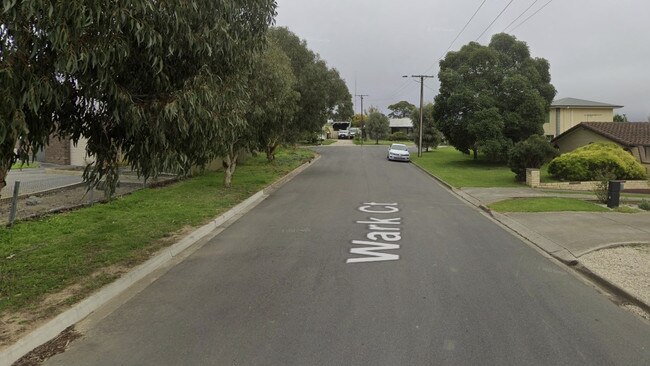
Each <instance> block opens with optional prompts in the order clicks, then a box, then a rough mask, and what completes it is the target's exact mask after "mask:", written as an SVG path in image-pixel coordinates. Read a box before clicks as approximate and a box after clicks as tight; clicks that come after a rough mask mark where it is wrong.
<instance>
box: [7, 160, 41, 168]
mask: <svg viewBox="0 0 650 366" xmlns="http://www.w3.org/2000/svg"><path fill="white" fill-rule="evenodd" d="M40 166H41V165H40V164H39V163H38V162H36V161H33V162H31V163H25V164H23V163H21V162H19V161H18V162H15V163H14V164H13V165H12V166H11V170H20V169H33V168H39V167H40Z"/></svg>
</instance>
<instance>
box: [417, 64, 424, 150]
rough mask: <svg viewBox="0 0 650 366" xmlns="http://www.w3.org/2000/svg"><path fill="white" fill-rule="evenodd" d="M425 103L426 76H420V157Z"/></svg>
mask: <svg viewBox="0 0 650 366" xmlns="http://www.w3.org/2000/svg"><path fill="white" fill-rule="evenodd" d="M423 103H424V77H423V76H420V143H419V144H418V158H421V157H422V120H423V119H424V115H423V113H422V104H423Z"/></svg>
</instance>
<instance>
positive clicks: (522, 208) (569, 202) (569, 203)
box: [489, 197, 609, 212]
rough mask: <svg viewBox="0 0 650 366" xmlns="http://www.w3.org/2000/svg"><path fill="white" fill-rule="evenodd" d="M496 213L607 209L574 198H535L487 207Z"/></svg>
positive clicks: (520, 199)
mask: <svg viewBox="0 0 650 366" xmlns="http://www.w3.org/2000/svg"><path fill="white" fill-rule="evenodd" d="M489 207H490V209H492V210H494V211H497V212H560V211H581V212H609V209H607V208H605V207H602V206H598V205H596V204H593V203H590V202H586V201H582V200H579V199H575V198H560V197H536V198H514V199H509V200H504V201H499V202H496V203H493V204H491V205H489Z"/></svg>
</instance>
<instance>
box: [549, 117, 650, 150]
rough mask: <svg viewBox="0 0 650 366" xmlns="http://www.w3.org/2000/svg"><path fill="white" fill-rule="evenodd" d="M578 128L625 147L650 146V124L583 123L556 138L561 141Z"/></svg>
mask: <svg viewBox="0 0 650 366" xmlns="http://www.w3.org/2000/svg"><path fill="white" fill-rule="evenodd" d="M578 128H585V129H587V130H590V131H593V132H595V133H597V134H599V135H601V136H604V137H606V138H608V139H610V140H612V141H615V142H618V143H619V144H622V145H625V146H642V145H643V146H650V123H647V122H582V123H580V124H578V125H576V126H573V127H571V128H570V129H568V130H566V131H565V132H564V133H562V134H561V135H559V136H558V137H556V138H554V139H553V141H556V140H559V139H561V138H562V137H564V136H566V135H567V134H569V133H571V132H572V131H575V130H576V129H578Z"/></svg>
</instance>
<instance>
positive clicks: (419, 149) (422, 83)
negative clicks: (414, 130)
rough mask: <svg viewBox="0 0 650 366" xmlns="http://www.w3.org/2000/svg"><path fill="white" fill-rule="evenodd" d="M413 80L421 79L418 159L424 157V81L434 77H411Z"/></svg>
mask: <svg viewBox="0 0 650 366" xmlns="http://www.w3.org/2000/svg"><path fill="white" fill-rule="evenodd" d="M402 77H404V78H406V77H408V76H407V75H404V76H402ZM411 77H412V78H420V128H419V130H420V133H419V135H420V136H419V138H418V141H419V143H418V157H421V156H422V121H423V119H424V114H423V113H422V109H423V104H424V79H425V78H432V77H434V76H433V75H411Z"/></svg>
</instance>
